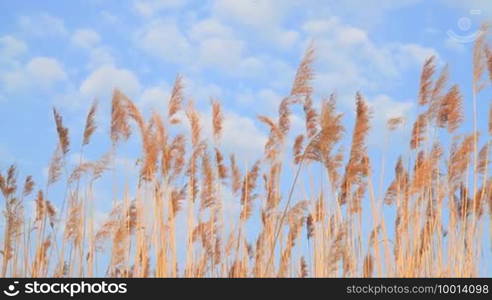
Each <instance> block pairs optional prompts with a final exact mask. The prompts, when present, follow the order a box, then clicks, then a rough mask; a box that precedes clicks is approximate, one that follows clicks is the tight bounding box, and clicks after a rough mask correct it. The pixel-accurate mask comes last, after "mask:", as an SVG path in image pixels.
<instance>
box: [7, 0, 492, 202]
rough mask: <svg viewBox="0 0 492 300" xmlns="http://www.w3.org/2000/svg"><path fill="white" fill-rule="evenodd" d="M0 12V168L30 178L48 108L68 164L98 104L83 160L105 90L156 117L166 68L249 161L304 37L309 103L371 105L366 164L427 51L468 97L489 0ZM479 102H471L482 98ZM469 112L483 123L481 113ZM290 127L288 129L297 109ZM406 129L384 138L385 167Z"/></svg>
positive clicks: (129, 158) (52, 6)
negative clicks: (313, 99)
mask: <svg viewBox="0 0 492 300" xmlns="http://www.w3.org/2000/svg"><path fill="white" fill-rule="evenodd" d="M0 11H2V18H1V19H0V116H1V119H0V127H1V128H2V134H1V135H0V170H4V169H5V168H6V167H7V166H8V165H9V164H11V163H13V162H15V163H16V164H17V165H18V166H19V167H20V169H21V170H22V173H23V174H33V175H34V176H35V178H36V179H37V181H38V182H41V183H42V182H44V181H45V180H46V178H45V173H46V167H47V165H48V163H49V159H50V157H51V153H52V151H53V149H54V146H55V144H56V134H55V130H54V125H53V120H52V115H51V108H52V106H56V107H58V108H59V109H60V110H61V112H62V114H63V115H64V120H65V122H66V123H67V124H68V125H69V127H70V129H71V136H72V140H73V141H74V146H73V147H72V148H73V151H72V154H71V161H72V162H78V156H77V155H78V154H77V151H78V148H77V146H75V145H76V144H77V143H79V141H80V135H81V134H82V126H83V122H84V120H85V114H86V112H87V110H88V108H89V106H90V104H91V103H92V101H93V99H95V98H97V99H99V100H100V104H101V110H100V113H99V116H98V121H99V123H100V124H101V126H100V129H99V130H98V131H97V132H96V135H95V137H94V138H95V139H94V142H93V143H92V145H91V147H90V148H91V149H90V150H88V152H87V154H86V155H87V157H88V158H93V159H94V158H97V157H98V156H100V154H101V153H104V151H106V150H107V149H108V147H109V141H108V129H107V124H108V122H109V119H108V116H109V102H110V95H111V91H112V89H113V88H115V87H118V88H120V89H121V90H123V91H124V92H125V93H127V94H128V95H129V96H130V97H131V98H132V99H134V100H135V102H136V103H137V104H138V105H139V106H140V107H141V109H142V110H143V111H144V112H146V113H149V112H150V111H151V110H152V109H155V110H159V109H161V110H164V109H165V107H166V102H167V99H168V95H169V92H170V88H171V86H172V83H173V80H174V78H175V76H176V74H178V73H180V74H182V75H183V76H184V78H185V83H186V95H187V98H188V99H193V100H194V101H195V103H196V106H197V107H198V108H199V110H200V111H201V112H203V113H204V115H205V114H206V113H207V111H208V110H209V109H210V108H209V104H210V97H216V98H218V99H220V100H221V101H222V103H223V105H224V108H225V115H226V125H225V133H224V141H223V144H224V147H225V148H226V150H227V151H230V152H236V153H238V155H239V156H240V157H241V159H242V160H243V161H244V163H245V164H246V163H247V162H250V164H251V162H252V161H253V160H255V159H256V158H257V157H259V155H260V154H261V152H262V149H263V144H264V142H265V140H266V136H267V132H266V128H264V127H263V126H262V125H261V124H259V123H258V122H257V121H256V120H255V116H256V115H257V114H265V115H271V116H275V114H276V108H277V106H278V104H279V102H280V101H281V99H282V96H283V95H286V94H287V93H288V92H289V89H290V85H291V82H292V79H293V77H294V74H295V70H296V67H297V64H298V62H299V61H300V59H301V57H302V54H303V51H304V50H305V49H306V47H307V45H308V44H309V43H310V41H314V44H315V46H316V50H317V52H316V63H315V69H316V78H315V80H314V83H313V84H314V87H315V93H316V96H317V98H318V99H319V98H323V97H327V96H328V95H329V94H330V93H331V92H334V91H335V92H337V94H338V95H339V108H340V110H342V111H344V112H346V117H347V118H346V121H347V124H348V125H349V126H350V124H351V121H352V116H353V112H352V109H353V105H354V100H353V99H354V93H355V92H356V91H358V90H360V91H362V93H363V94H364V95H365V96H366V97H367V99H368V101H369V103H370V105H371V106H372V109H373V114H374V119H373V133H372V134H371V137H370V141H369V143H370V145H371V146H372V147H374V149H375V150H373V151H374V152H373V154H374V155H375V157H377V156H378V155H381V145H382V144H383V143H382V142H383V136H384V134H383V129H384V124H385V122H386V119H387V118H389V117H395V116H404V117H406V118H407V120H408V122H409V124H411V121H412V120H413V119H414V118H415V115H416V105H415V104H416V100H415V98H416V96H417V86H418V77H419V73H420V67H421V65H422V62H423V61H424V60H425V59H426V58H427V57H429V56H430V55H436V56H437V57H438V59H439V62H440V63H441V64H443V63H445V62H449V63H450V68H451V81H453V82H457V83H460V84H461V85H462V88H463V94H464V95H465V101H468V100H471V99H470V82H471V67H470V65H471V49H472V44H471V43H468V42H467V38H468V37H469V36H471V35H472V34H473V32H475V31H476V30H477V28H478V27H479V25H480V24H481V22H482V21H484V20H486V19H490V17H491V16H492V2H490V1H487V0H483V1H482V0H477V1H454V0H432V1H429V0H402V1H391V0H375V1H357V0H348V1H314V0H306V1H299V0H284V1H273V0H214V1H191V0H155V1H149V0H133V1H115V0H106V1H103V0H83V1H6V0H0ZM477 12H480V14H478V13H477ZM451 32H452V33H451ZM450 33H451V34H453V35H454V37H452V36H451V35H450ZM485 95H487V96H482V97H484V98H486V99H482V100H484V101H485V100H488V99H490V95H488V94H485ZM469 102H470V101H468V103H469ZM484 107H488V103H487V105H486V106H484ZM465 109H466V110H467V111H468V110H469V105H465ZM479 113H480V118H479V119H480V120H479V121H480V125H483V126H484V125H485V122H486V121H487V120H486V113H485V110H481V111H479ZM293 124H294V129H299V130H301V128H302V126H303V123H302V119H301V115H299V116H295V117H294V120H293ZM467 124H469V122H468V123H467ZM465 127H466V126H465ZM349 128H350V127H349ZM407 129H408V128H407ZM205 132H210V129H209V128H205ZM408 133H409V132H408V130H405V129H402V130H401V131H400V132H398V133H397V134H395V135H394V136H392V137H391V140H390V143H391V144H392V145H395V147H392V151H395V153H388V157H389V159H388V164H389V168H392V166H393V159H394V158H395V157H396V154H397V153H396V152H400V150H401V151H403V149H405V147H406V140H407V137H408ZM399 145H401V147H399ZM136 149H137V148H136V147H135V146H131V145H130V146H128V147H125V148H124V149H122V151H121V153H120V157H119V161H120V167H121V168H122V170H124V171H125V172H126V173H125V172H123V173H124V174H127V176H128V178H130V177H131V174H135V173H134V172H135V170H134V158H135V152H136ZM132 172H133V173H132ZM41 186H42V184H41ZM105 193H106V195H107V194H109V193H110V191H109V190H105V189H104V187H100V194H101V195H105ZM101 197H102V196H101ZM101 209H102V210H106V211H107V210H108V207H107V206H105V205H103V207H102V208H101Z"/></svg>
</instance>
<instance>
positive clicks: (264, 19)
mask: <svg viewBox="0 0 492 300" xmlns="http://www.w3.org/2000/svg"><path fill="white" fill-rule="evenodd" d="M292 2H293V1H290V0H286V1H274V0H255V1H251V0H216V1H215V2H214V4H213V10H214V11H215V12H216V13H217V14H218V15H220V16H221V17H223V18H225V19H228V20H231V21H234V22H239V23H242V24H246V25H252V26H258V27H260V26H261V27H263V26H272V24H278V23H279V22H280V21H281V20H282V19H283V17H284V16H285V13H286V12H287V11H288V9H289V8H290V7H291V5H292Z"/></svg>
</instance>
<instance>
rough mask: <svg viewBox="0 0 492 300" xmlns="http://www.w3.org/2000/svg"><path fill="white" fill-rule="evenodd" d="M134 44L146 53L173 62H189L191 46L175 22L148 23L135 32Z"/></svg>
mask: <svg viewBox="0 0 492 300" xmlns="http://www.w3.org/2000/svg"><path fill="white" fill-rule="evenodd" d="M136 44H137V45H138V46H139V47H141V48H142V49H143V50H144V51H145V52H147V53H148V54H150V55H152V56H155V57H158V58H160V59H162V60H164V61H168V62H173V63H180V62H182V63H187V62H189V58H190V52H191V50H192V49H191V46H190V44H189V42H188V40H187V38H186V37H185V36H184V35H183V33H182V32H181V31H180V30H179V28H178V27H177V25H176V22H174V21H172V20H162V21H157V22H153V23H150V24H149V25H147V26H146V27H145V28H144V29H143V30H142V31H140V32H138V33H137V36H136Z"/></svg>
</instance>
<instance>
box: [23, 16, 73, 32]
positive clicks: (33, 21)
mask: <svg viewBox="0 0 492 300" xmlns="http://www.w3.org/2000/svg"><path fill="white" fill-rule="evenodd" d="M18 23H19V26H20V27H21V29H22V30H24V31H25V32H26V33H28V34H30V35H33V36H37V37H57V36H65V35H67V33H68V31H67V29H66V28H65V24H64V22H63V20H62V19H60V18H57V17H54V16H51V15H49V14H46V13H42V14H39V15H34V16H21V17H20V18H19V22H18Z"/></svg>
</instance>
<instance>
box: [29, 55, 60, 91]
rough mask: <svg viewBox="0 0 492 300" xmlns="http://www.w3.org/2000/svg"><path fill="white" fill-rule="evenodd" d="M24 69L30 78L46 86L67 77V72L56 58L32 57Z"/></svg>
mask: <svg viewBox="0 0 492 300" xmlns="http://www.w3.org/2000/svg"><path fill="white" fill-rule="evenodd" d="M26 71H27V73H28V75H30V77H31V78H32V79H34V80H37V81H39V82H41V83H42V84H44V85H47V86H48V85H50V84H52V83H54V82H57V81H60V80H65V79H66V78H67V74H66V73H65V71H64V70H63V67H62V66H61V64H60V63H59V62H58V61H57V60H56V59H54V58H50V57H36V58H33V59H32V60H31V61H29V63H28V64H27V66H26Z"/></svg>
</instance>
